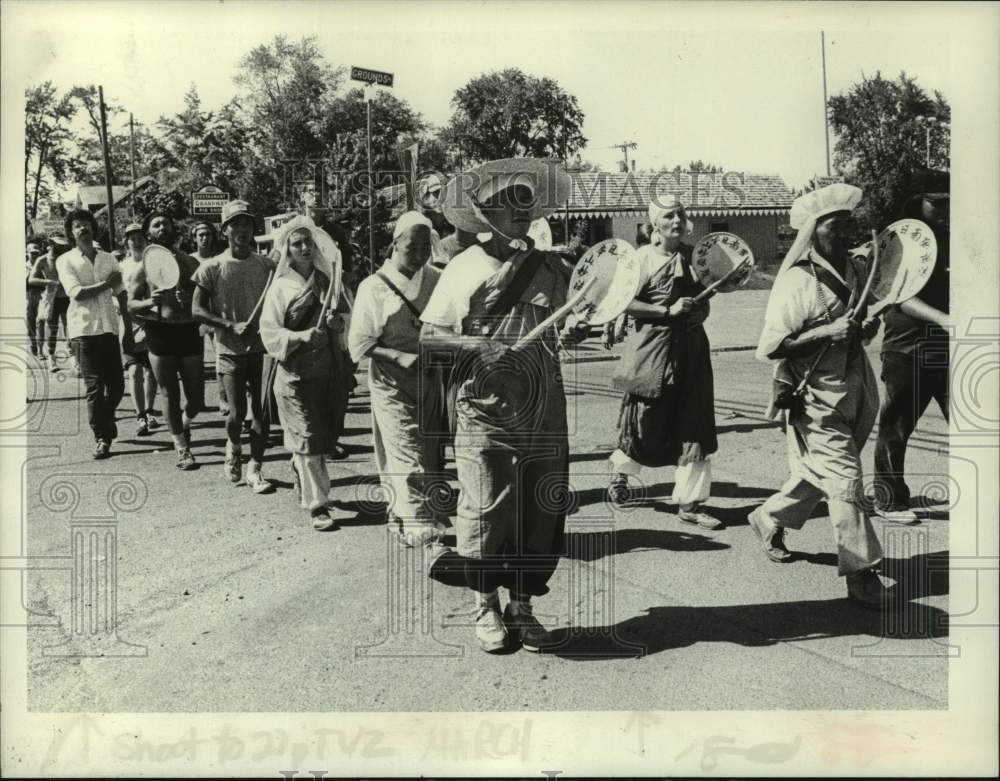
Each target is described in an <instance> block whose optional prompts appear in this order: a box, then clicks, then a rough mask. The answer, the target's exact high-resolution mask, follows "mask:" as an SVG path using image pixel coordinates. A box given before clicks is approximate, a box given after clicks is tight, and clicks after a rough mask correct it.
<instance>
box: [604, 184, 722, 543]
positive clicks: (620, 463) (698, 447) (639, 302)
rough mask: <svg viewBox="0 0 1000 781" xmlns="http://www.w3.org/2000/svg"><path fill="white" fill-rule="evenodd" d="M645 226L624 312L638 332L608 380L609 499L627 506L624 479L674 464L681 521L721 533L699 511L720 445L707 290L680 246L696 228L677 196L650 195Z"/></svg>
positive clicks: (717, 525) (688, 249) (716, 523)
mask: <svg viewBox="0 0 1000 781" xmlns="http://www.w3.org/2000/svg"><path fill="white" fill-rule="evenodd" d="M649 221H650V223H651V224H652V227H653V232H652V235H651V237H650V243H649V244H648V245H646V246H644V247H642V248H640V249H639V250H638V253H637V254H638V256H639V259H640V260H639V262H640V266H641V269H642V278H643V282H642V287H641V288H640V289H639V294H638V295H637V296H636V298H635V300H634V301H633V302H632V303H631V304H629V306H628V309H626V310H625V311H626V312H627V313H628V314H629V315H630V316H631V317H632V318H634V319H635V322H636V332H635V333H634V334H633V335H632V337H631V338H630V340H629V342H628V344H627V345H626V347H625V351H624V353H623V355H622V361H621V366H620V368H619V370H618V371H617V372H616V373H615V376H614V378H613V382H614V385H615V387H616V388H618V389H619V390H622V391H624V392H625V396H624V398H623V399H622V406H621V412H620V414H619V421H618V425H619V437H618V449H617V450H615V452H614V453H612V455H611V459H610V461H611V471H612V478H611V484H610V486H609V487H608V494H609V497H610V498H611V500H612V501H613V502H615V503H621V502H624V501H625V500H626V499H627V498H628V477H629V475H638V474H639V473H640V472H641V470H642V468H643V467H659V466H671V465H672V466H676V467H677V470H676V474H675V478H674V493H673V500H674V502H676V503H677V505H678V513H677V516H678V518H679V519H680V520H681V521H684V522H685V523H690V524H694V525H697V526H700V527H702V528H704V529H718V528H720V527H721V526H722V524H721V523H719V521H718V520H716V519H715V518H713V517H711V516H710V515H706V514H705V513H703V512H700V511H699V506H700V505H701V503H702V502H704V501H705V500H706V499H708V497H709V491H710V489H711V485H712V467H711V462H710V461H709V456H710V455H711V454H712V453H714V452H715V451H716V449H717V448H718V441H717V439H716V434H715V398H714V388H713V377H712V358H711V352H710V349H709V343H708V336H707V335H706V334H705V327H704V325H703V324H704V322H705V320H706V319H707V318H708V313H709V305H708V301H703V302H702V303H699V304H696V303H695V302H694V299H695V296H697V295H698V294H699V293H700V292H702V291H703V290H704V287H703V286H702V284H701V282H699V281H698V278H697V276H696V275H695V273H694V268H693V267H692V265H691V253H692V249H693V248H692V247H691V245H689V244H686V243H684V242H683V241H682V239H683V238H685V237H686V236H688V235H689V234H690V233H691V231H692V228H693V226H692V224H691V222H690V221H689V220H688V217H687V212H686V210H685V208H684V205H683V204H682V203H681V202H680V201H679V200H678V199H677V198H676V197H674V196H667V197H665V198H658V197H656V196H655V195H654V197H653V201H652V203H650V205H649Z"/></svg>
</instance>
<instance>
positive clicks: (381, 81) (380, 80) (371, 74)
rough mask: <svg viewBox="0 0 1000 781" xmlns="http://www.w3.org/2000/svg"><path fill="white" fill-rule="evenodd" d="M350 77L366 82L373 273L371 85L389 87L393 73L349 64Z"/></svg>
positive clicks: (371, 270)
mask: <svg viewBox="0 0 1000 781" xmlns="http://www.w3.org/2000/svg"><path fill="white" fill-rule="evenodd" d="M351 78H352V79H353V80H354V81H360V82H363V83H364V84H367V85H368V87H369V89H366V90H365V109H366V115H367V124H368V143H367V148H368V271H369V273H371V274H374V273H375V182H374V180H373V178H372V92H373V91H374V90H373V89H371V88H372V87H374V86H376V85H379V86H382V87H391V86H392V81H393V75H392V74H391V73H384V72H383V71H373V70H371V69H369V68H359V67H358V66H356V65H352V66H351Z"/></svg>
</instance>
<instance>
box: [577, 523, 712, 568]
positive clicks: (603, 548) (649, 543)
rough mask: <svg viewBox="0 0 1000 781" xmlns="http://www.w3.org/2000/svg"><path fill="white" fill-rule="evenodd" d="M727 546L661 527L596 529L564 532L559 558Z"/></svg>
mask: <svg viewBox="0 0 1000 781" xmlns="http://www.w3.org/2000/svg"><path fill="white" fill-rule="evenodd" d="M728 547H729V546H728V545H726V544H725V543H722V542H718V541H716V540H713V539H711V538H710V537H704V536H702V535H700V534H687V533H685V532H675V531H667V530H664V529H619V530H617V531H600V532H566V534H564V535H563V554H562V555H563V557H564V558H567V559H574V560H576V561H597V560H598V559H602V558H604V557H605V556H613V555H618V554H620V553H633V552H635V553H641V552H644V551H656V550H670V551H684V552H698V551H713V550H725V549H726V548H728Z"/></svg>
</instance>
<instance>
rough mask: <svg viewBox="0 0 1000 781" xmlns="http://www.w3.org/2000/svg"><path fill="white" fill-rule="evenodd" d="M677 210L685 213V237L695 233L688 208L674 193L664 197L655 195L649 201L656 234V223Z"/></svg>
mask: <svg viewBox="0 0 1000 781" xmlns="http://www.w3.org/2000/svg"><path fill="white" fill-rule="evenodd" d="M675 209H680V210H681V211H682V212H684V235H685V236H687V235H689V234H691V233H693V232H694V223H693V222H691V220H690V219H688V216H687V207H686V206H685V205H684V204H683V203H681V199H680V198H678V197H677V196H676V195H674V194H673V193H668V194H667V195H663V196H658V195H653V197H652V198H650V199H649V221H650V222H651V223H652V224H653V231H654V232H655V231H656V221H657V220H658V219H660V217H662V216H663V215H664V214H666V213H667V212H672V211H674V210H675Z"/></svg>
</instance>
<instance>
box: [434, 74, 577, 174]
mask: <svg viewBox="0 0 1000 781" xmlns="http://www.w3.org/2000/svg"><path fill="white" fill-rule="evenodd" d="M451 105H452V108H453V109H454V112H453V114H452V117H451V121H450V123H449V125H448V128H447V130H446V134H445V135H446V138H447V140H448V141H450V142H451V143H453V144H455V145H456V146H458V147H459V149H461V151H462V154H463V155H464V156H465V157H466V158H468V159H467V160H466V161H465V162H483V161H485V160H492V159H496V158H503V157H556V158H559V159H560V160H567V159H569V158H570V157H571V156H572V155H574V154H576V153H577V152H578V151H579V150H580V149H582V148H583V147H584V146H585V145H586V143H587V139H586V138H584V137H583V134H582V133H581V129H582V126H583V112H582V111H581V110H580V107H579V106H578V105H577V100H576V98H575V97H574V96H573V95H570V94H568V93H567V92H565V91H564V90H563V89H562V88H561V87H560V86H559V85H558V84H557V83H556V82H555V81H554V80H553V79H549V78H541V79H540V78H536V77H534V76H529V75H527V74H525V73H524V72H522V71H521V70H519V69H517V68H507V69H506V70H502V71H497V72H493V73H487V74H484V75H482V76H479V77H478V78H475V79H472V80H471V81H470V82H468V83H467V84H466V85H465V86H464V87H462V88H460V89H458V90H457V91H456V92H455V95H454V97H453V98H452V99H451Z"/></svg>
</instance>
